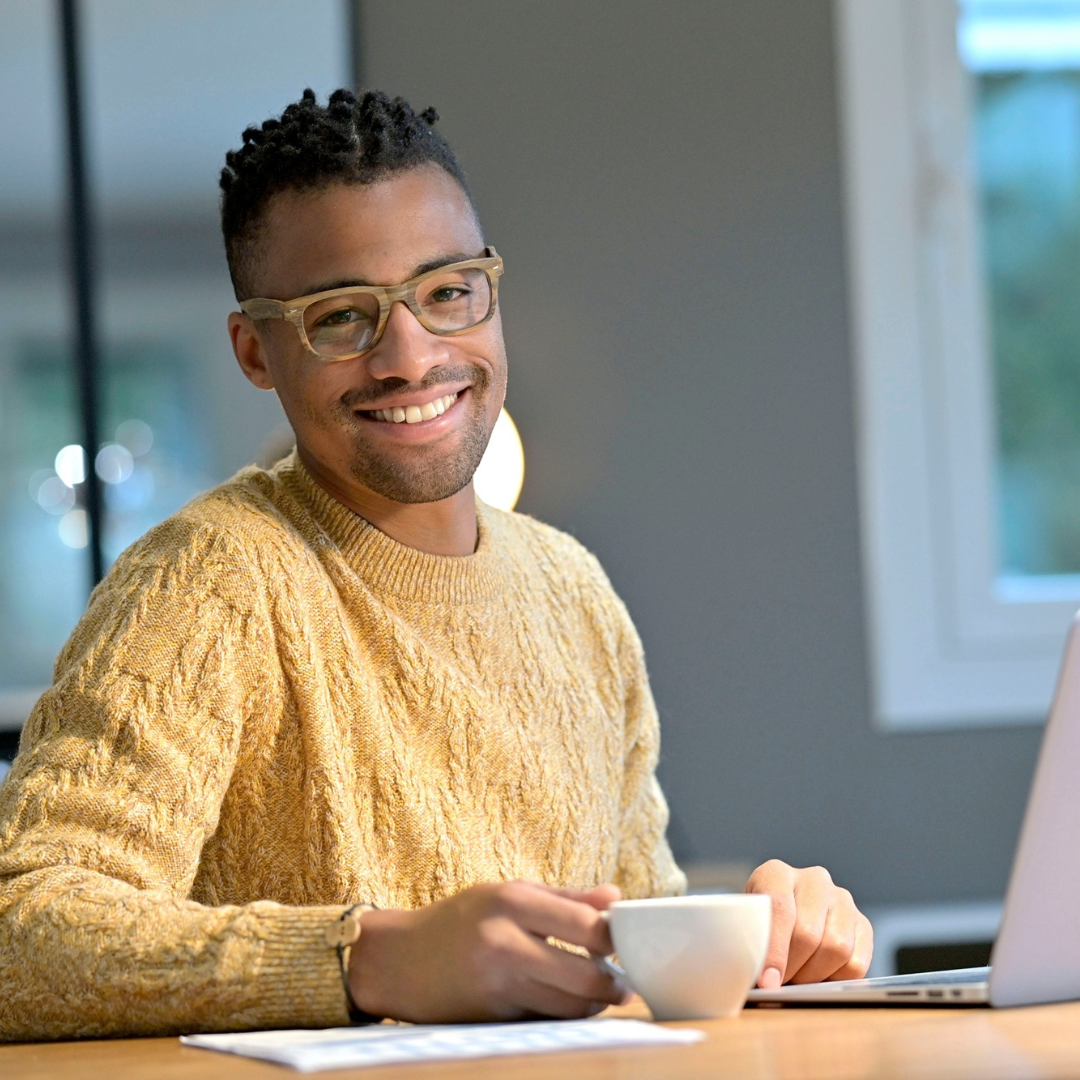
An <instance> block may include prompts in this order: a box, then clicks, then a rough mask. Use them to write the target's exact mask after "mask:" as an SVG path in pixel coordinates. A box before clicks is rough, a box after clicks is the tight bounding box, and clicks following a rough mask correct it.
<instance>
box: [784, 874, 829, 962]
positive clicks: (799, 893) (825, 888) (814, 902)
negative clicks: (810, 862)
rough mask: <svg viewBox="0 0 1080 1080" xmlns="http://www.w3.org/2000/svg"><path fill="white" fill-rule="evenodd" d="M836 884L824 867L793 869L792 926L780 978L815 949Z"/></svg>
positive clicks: (818, 944)
mask: <svg viewBox="0 0 1080 1080" xmlns="http://www.w3.org/2000/svg"><path fill="white" fill-rule="evenodd" d="M835 892H836V886H835V885H834V884H833V880H832V878H831V877H830V876H829V872H828V870H825V869H824V868H823V867H820V866H811V867H808V868H806V869H805V870H797V871H796V872H795V926H794V928H793V929H792V931H791V944H790V946H789V949H788V962H787V970H786V971H785V972H784V980H785V981H786V982H790V981H791V977H792V976H793V975H794V974H795V973H796V972H797V971H799V970H801V969H802V967H803V966H804V965H805V964H806V962H807V961H808V960H809V959H810V957H812V956H813V955H814V953H816V952H817V951H818V948H819V947H820V945H821V941H822V938H823V937H824V936H825V927H826V925H827V923H828V919H829V912H830V910H831V908H832V901H833V896H834V894H835Z"/></svg>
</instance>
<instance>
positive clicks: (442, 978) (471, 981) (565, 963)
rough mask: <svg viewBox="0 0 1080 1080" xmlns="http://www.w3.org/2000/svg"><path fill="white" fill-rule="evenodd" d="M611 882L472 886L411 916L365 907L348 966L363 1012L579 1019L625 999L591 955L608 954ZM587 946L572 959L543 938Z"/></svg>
mask: <svg viewBox="0 0 1080 1080" xmlns="http://www.w3.org/2000/svg"><path fill="white" fill-rule="evenodd" d="M619 895H620V894H619V890H618V889H617V888H616V887H615V886H614V885H598V886H597V887H596V888H593V889H556V888H551V887H549V886H546V885H536V884H532V883H529V882H524V881H514V882H507V883H501V884H493V885H476V886H473V887H472V888H471V889H466V890H464V891H463V892H460V893H458V894H457V895H456V896H451V897H448V898H447V899H445V900H439V901H438V902H437V903H434V904H431V905H429V906H428V907H424V908H420V909H418V910H416V911H369V912H366V913H365V914H364V916H363V920H362V932H361V934H360V940H359V941H358V942H357V943H356V945H354V946H353V949H352V953H351V957H350V960H349V986H350V989H351V990H352V996H353V1000H354V1001H355V1002H356V1004H357V1005H358V1006H359V1007H360V1008H361V1009H363V1010H364V1011H365V1012H369V1013H372V1014H374V1015H375V1016H388V1017H392V1018H394V1019H395V1020H408V1021H412V1022H413V1023H440V1022H464V1021H483V1020H522V1019H529V1018H532V1017H538V1016H552V1017H564V1018H570V1017H584V1016H591V1015H593V1014H594V1013H598V1012H600V1011H601V1010H602V1009H604V1008H606V1007H607V1006H608V1005H617V1004H620V1003H622V1002H623V1001H625V1000H626V999H627V997H628V996H629V995H628V990H627V988H626V986H625V985H624V984H623V983H621V982H620V981H619V980H618V979H616V978H614V977H613V976H612V975H611V974H610V973H608V972H607V971H605V970H603V969H602V968H601V966H600V965H599V963H598V962H597V958H599V957H601V956H607V955H608V954H609V953H611V951H612V945H611V935H610V933H609V932H608V924H607V919H605V918H604V917H603V915H601V912H602V911H605V910H606V909H607V907H608V906H609V905H610V904H611V903H612V902H613V901H615V900H618V899H619ZM548 937H555V938H558V939H559V940H561V941H565V942H568V943H569V944H571V945H579V946H582V947H583V948H585V949H587V950H588V951H589V952H590V953H591V954H592V955H591V956H588V957H586V956H579V955H575V954H574V953H571V952H567V951H566V950H565V949H559V948H556V947H555V946H553V945H549V944H548V943H547V941H546V939H547V938H548Z"/></svg>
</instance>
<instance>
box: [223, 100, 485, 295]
mask: <svg viewBox="0 0 1080 1080" xmlns="http://www.w3.org/2000/svg"><path fill="white" fill-rule="evenodd" d="M438 119H439V114H438V113H437V112H436V111H435V110H434V108H427V109H425V110H424V111H423V112H421V113H417V112H414V111H413V108H412V106H410V105H409V103H408V102H407V101H405V100H404V99H403V98H400V97H396V98H393V99H391V98H390V97H389V96H388V95H386V94H384V93H381V92H380V91H377V90H369V91H368V92H367V93H365V94H363V95H362V96H360V97H357V96H356V95H355V94H354V93H353V92H352V91H351V90H335V91H334V92H333V93H332V94H331V95H330V98H329V100H328V102H327V104H326V105H325V106H323V105H320V104H319V103H318V101H317V99H316V97H315V93H314V91H313V90H310V89H308V90H305V91H304V93H303V95H302V96H301V98H300V100H299V101H296V102H293V104H291V105H289V106H288V107H287V108H286V109H285V111H284V112H283V113H282V114H281V118H280V119H270V120H265V121H264V122H263V123H262V125H261V126H256V127H249V128H248V129H247V130H246V131H245V132H244V135H243V139H244V145H243V146H241V147H240V149H239V150H230V151H229V152H228V153H227V154H226V155H225V168H224V169H222V170H221V231H222V233H223V235H224V238H225V255H226V258H227V259H228V263H229V274H230V276H231V277H232V283H233V289H234V290H235V292H236V298H237V299H238V300H247V299H249V298H250V297H251V295H252V292H251V289H252V281H251V278H252V275H253V270H254V262H255V255H256V247H257V241H258V233H259V226H260V224H261V221H262V218H263V215H264V213H265V212H266V208H267V206H268V205H269V203H270V200H271V199H272V198H273V196H274V195H277V194H278V193H279V192H282V191H318V190H319V189H321V188H324V187H327V186H329V185H331V184H336V183H343V184H373V183H375V182H376V181H379V180H382V179H384V178H385V177H387V176H388V175H390V174H391V173H396V172H403V171H405V170H407V169H415V168H417V167H419V166H421V165H426V164H433V165H438V166H440V167H441V168H443V169H445V170H446V172H448V173H449V174H450V175H451V176H452V177H453V178H454V179H455V180H456V181H457V182H458V183H459V184H460V185H461V188H462V190H463V191H464V192H465V195H466V197H467V198H468V199H469V202H470V204H473V198H472V193H471V192H470V191H469V185H468V182H467V181H466V179H465V173H464V171H463V170H462V168H461V165H460V164H459V163H458V160H457V158H456V157H455V156H454V152H453V150H451V149H450V144H449V143H448V142H447V141H446V139H445V138H443V136H442V135H440V134H439V132H437V131H436V130H435V128H434V124H435V122H436V121H437V120H438ZM474 212H475V205H474Z"/></svg>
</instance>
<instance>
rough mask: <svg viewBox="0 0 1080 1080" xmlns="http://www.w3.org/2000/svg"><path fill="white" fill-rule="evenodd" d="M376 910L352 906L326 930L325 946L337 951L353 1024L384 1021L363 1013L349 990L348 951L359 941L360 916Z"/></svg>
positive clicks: (347, 1004)
mask: <svg viewBox="0 0 1080 1080" xmlns="http://www.w3.org/2000/svg"><path fill="white" fill-rule="evenodd" d="M377 910H378V908H376V907H375V905H374V904H353V906H352V907H350V908H347V909H346V910H345V911H343V912H342V914H341V918H340V919H338V920H337V922H332V923H331V924H330V925H329V926H328V927H327V928H326V944H327V945H332V946H334V948H336V949H337V955H338V965H339V966H340V968H341V985H342V986H343V987H344V989H345V1004H346V1007H347V1008H348V1010H349V1020H350V1021H351V1022H352V1023H354V1024H381V1023H382V1021H383V1019H384V1017H381V1016H372V1014H371V1013H368V1012H364V1010H363V1009H361V1008H360V1006H359V1005H357V1004H356V1001H355V1000H354V999H353V996H352V990H350V989H349V949H350V948H351V947H352V946H353V945H355V944H356V943H357V942H358V941H359V940H360V915H361V914H362V913H363V912H365V911H377Z"/></svg>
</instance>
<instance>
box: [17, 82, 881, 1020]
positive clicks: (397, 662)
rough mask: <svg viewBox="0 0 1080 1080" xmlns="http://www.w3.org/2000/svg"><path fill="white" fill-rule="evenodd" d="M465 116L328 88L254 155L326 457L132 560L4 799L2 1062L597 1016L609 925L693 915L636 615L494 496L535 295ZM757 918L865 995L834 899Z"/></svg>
mask: <svg viewBox="0 0 1080 1080" xmlns="http://www.w3.org/2000/svg"><path fill="white" fill-rule="evenodd" d="M436 119H437V118H436V116H435V114H434V112H433V111H432V110H428V111H427V112H425V113H423V114H420V115H416V114H414V113H413V111H412V110H411V109H410V108H409V107H408V105H406V104H405V103H404V102H402V101H401V100H400V99H398V100H394V101H390V100H389V99H388V98H387V97H386V96H385V95H381V94H366V95H364V97H363V98H362V99H360V100H357V99H356V98H355V97H354V96H353V95H352V94H351V93H349V92H347V91H338V92H336V93H335V94H333V95H332V96H331V98H330V102H329V105H328V106H327V107H325V108H324V107H321V106H319V105H318V104H317V102H316V100H315V97H314V95H313V94H311V92H310V91H308V92H305V94H304V96H303V98H302V100H301V101H300V102H298V103H296V104H294V105H291V106H289V108H288V109H286V110H285V112H284V114H283V115H282V117H281V119H280V120H271V121H267V122H266V123H265V124H263V125H262V127H261V128H253V129H249V130H248V131H246V132H245V133H244V146H243V147H242V148H241V149H240V150H238V151H235V152H233V153H230V154H229V155H228V158H227V162H228V164H227V167H226V169H225V170H224V173H223V176H222V188H223V200H222V224H223V231H224V234H225V242H226V250H227V254H228V259H229V266H230V270H231V272H232V276H233V282H234V286H235V289H236V294H237V298H238V300H239V301H240V302H241V303H240V308H241V310H240V311H239V312H237V313H234V314H233V315H231V316H230V317H229V332H230V335H231V338H232V343H233V348H234V351H235V353H236V357H237V359H238V361H239V363H240V367H241V368H242V369H243V371H244V374H245V375H246V376H247V377H248V379H250V380H251V382H252V383H253V384H254V385H255V386H257V387H259V388H261V389H264V390H274V391H276V392H277V394H278V395H279V397H280V399H281V402H282V405H283V406H284V408H285V411H286V414H287V415H288V418H289V421H290V423H291V425H292V427H293V430H294V432H295V434H296V452H295V454H294V455H291V456H290V457H288V458H286V459H285V460H284V461H282V462H280V463H279V464H278V465H277V466H275V467H274V468H273V469H270V470H268V471H267V470H261V469H254V468H252V469H247V470H244V471H243V472H241V473H240V474H239V475H238V476H237V477H234V478H233V480H231V481H229V482H228V483H226V484H224V485H222V486H221V487H220V488H217V489H215V490H214V491H211V492H209V493H208V494H207V495H205V496H203V497H202V498H200V499H198V500H196V501H195V502H194V503H192V504H191V505H189V506H188V507H186V508H185V509H184V510H182V511H181V512H180V513H179V514H177V515H175V516H174V517H173V518H171V519H169V520H168V521H166V522H165V523H164V524H162V525H161V526H159V527H158V528H157V529H154V530H152V531H151V532H150V533H149V534H148V535H147V536H146V537H144V538H143V540H141V541H139V542H138V543H137V544H135V545H134V546H133V547H132V548H131V549H129V550H128V551H127V552H125V553H124V555H123V556H121V558H120V559H119V560H118V562H117V564H116V565H115V566H114V567H113V569H112V571H111V572H110V574H109V576H108V578H107V579H106V581H105V582H104V583H103V584H102V585H101V586H100V587H99V588H98V589H97V590H96V591H95V593H94V595H93V597H92V598H91V602H90V606H89V609H88V611H87V614H86V616H85V617H84V619H83V620H82V622H81V623H80V624H79V626H78V627H77V628H76V630H75V632H74V634H73V635H72V638H71V640H70V641H69V642H68V643H67V645H66V646H65V648H64V650H63V651H62V653H61V655H60V657H59V659H58V661H57V668H56V679H55V682H54V685H53V687H52V688H51V689H50V690H49V692H48V693H47V694H46V695H45V696H44V697H43V699H42V700H41V702H39V703H38V705H37V707H36V708H35V710H34V713H33V715H32V716H31V718H30V720H29V722H28V723H27V726H26V728H25V730H24V734H23V740H22V744H21V751H20V754H19V756H18V758H17V759H16V762H15V765H14V768H13V771H12V774H11V776H10V777H9V779H8V780H7V782H6V783H5V784H4V786H3V787H2V788H0V985H3V986H4V1002H5V1008H4V1010H3V1011H2V1012H0V1034H2V1035H3V1036H4V1037H6V1038H42V1037H46V1038H59V1037H71V1036H80V1035H106V1034H121V1033H127V1034H139V1033H164V1032H170V1031H183V1030H195V1029H201V1030H209V1029H238V1028H245V1027H271V1026H297V1025H319V1026H325V1025H333V1024H341V1023H345V1022H347V1020H348V1019H349V1017H350V1016H351V1017H352V1018H354V1019H361V1020H366V1019H370V1018H372V1017H394V1018H399V1019H405V1020H415V1021H441V1020H477V1019H511V1018H516V1017H523V1016H541V1015H542V1016H583V1015H588V1014H590V1013H593V1012H596V1011H598V1010H599V1009H601V1008H603V1007H604V1006H606V1005H607V1004H609V1003H613V1002H618V1001H620V1000H622V999H623V997H624V995H625V992H626V991H625V988H624V987H622V986H620V985H619V984H618V983H617V982H616V981H615V980H614V979H613V978H612V976H611V975H610V974H609V973H608V971H607V970H606V969H604V968H602V967H601V966H600V965H599V964H598V963H597V957H600V956H603V955H605V954H606V953H608V952H610V951H611V942H610V938H609V935H608V931H607V924H606V921H605V920H604V918H603V916H602V912H603V910H604V909H605V908H606V907H607V906H608V905H609V904H610V903H611V901H612V900H613V899H615V898H617V897H618V896H619V895H620V890H621V893H622V894H623V895H627V896H646V895H656V894H663V893H671V892H677V891H679V890H681V889H682V888H683V886H684V884H685V881H684V878H683V876H682V874H681V873H680V872H679V870H678V869H677V867H676V866H675V864H674V862H673V860H672V858H671V854H670V851H669V849H668V846H667V842H666V840H665V838H664V829H665V826H666V822H667V808H666V805H665V803H664V799H663V796H662V794H661V792H660V790H659V787H658V786H657V783H656V780H655V776H654V769H655V765H656V761H657V755H658V731H657V721H656V712H655V708H654V706H653V703H652V699H651V695H650V692H649V687H648V682H647V678H646V675H645V667H644V661H643V657H642V653H641V646H640V643H639V640H638V637H637V635H636V633H635V631H634V628H633V626H632V624H631V622H630V620H629V617H628V616H627V613H626V611H625V609H624V607H623V606H622V604H621V603H620V602H619V600H618V599H617V598H616V597H615V595H614V593H613V592H612V590H611V587H610V585H609V584H608V582H607V579H606V578H605V576H604V574H603V572H602V570H601V569H600V567H599V565H598V564H597V562H596V560H595V559H594V558H593V557H592V556H591V555H589V554H588V553H587V552H585V551H584V550H583V549H582V548H581V547H580V545H578V544H577V543H575V542H574V541H572V540H571V539H569V538H568V537H566V536H564V535H562V534H560V533H558V532H556V531H555V530H552V529H550V528H547V527H545V526H543V525H540V524H538V523H536V522H533V521H531V520H530V519H528V518H525V517H523V516H521V515H515V514H503V513H499V512H496V511H494V510H491V509H490V508H487V507H484V506H482V505H479V504H478V503H477V501H476V499H475V497H474V495H473V491H472V485H471V477H472V474H473V471H474V470H475V468H476V466H477V464H478V462H479V460H480V457H481V455H482V453H483V451H484V448H485V446H486V444H487V439H488V436H489V434H490V432H491V428H492V426H493V424H494V423H495V419H496V417H497V415H498V413H499V409H500V407H501V405H502V402H503V397H504V394H505V389H506V355H505V351H504V347H503V338H502V329H501V322H500V313H499V310H498V281H499V277H500V275H501V274H502V271H503V264H502V260H501V258H500V257H499V256H498V255H497V253H496V252H495V250H494V249H493V248H491V247H490V246H488V245H487V244H486V241H485V239H484V237H483V235H482V233H481V230H480V225H479V221H478V219H477V216H476V212H475V209H474V207H473V204H472V201H471V198H470V196H469V193H468V189H467V186H466V183H465V179H464V176H463V174H462V172H461V169H460V166H459V165H458V163H457V161H456V160H455V159H454V156H453V154H452V152H451V151H450V148H449V146H448V145H447V144H446V142H445V140H443V139H442V137H441V136H440V135H438V133H437V132H436V131H435V130H434V127H433V124H434V122H435V120H436ZM747 887H748V889H750V890H751V891H758V892H767V893H769V894H770V895H771V896H772V897H773V901H774V913H775V916H776V917H775V927H774V933H773V941H772V944H771V946H770V952H769V958H768V960H767V970H766V972H765V974H764V975H763V976H762V981H763V983H764V984H765V985H774V984H776V983H778V982H779V981H780V980H781V979H784V978H787V979H792V978H794V979H798V980H801V981H809V980H816V979H822V978H827V977H850V976H856V975H861V974H863V973H864V971H865V969H866V966H867V964H868V962H869V956H870V948H871V932H870V929H869V924H868V923H867V922H866V920H865V918H864V917H863V916H862V915H861V914H859V912H858V911H857V910H856V908H855V906H854V904H853V902H852V900H851V897H850V895H849V894H848V893H847V892H846V891H844V890H841V889H837V888H836V887H835V886H834V885H833V884H832V882H831V880H830V879H829V877H828V875H827V874H826V873H825V872H824V871H823V870H820V869H814V870H794V869H792V868H791V867H787V866H785V865H783V864H781V863H768V864H766V865H765V866H764V867H762V868H761V869H760V870H758V871H757V872H756V873H755V874H754V876H753V877H752V878H751V880H750V882H749V883H748V886H747ZM369 905H374V908H372V907H370V906H369ZM552 938H554V939H558V940H559V941H561V942H563V943H566V944H568V945H570V946H573V947H574V948H573V949H566V948H557V947H555V946H554V945H552V944H551V943H550V942H549V939H552Z"/></svg>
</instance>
